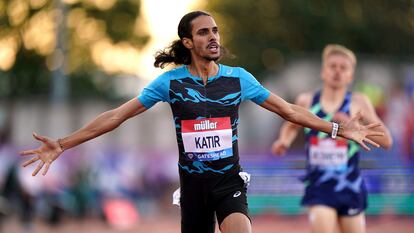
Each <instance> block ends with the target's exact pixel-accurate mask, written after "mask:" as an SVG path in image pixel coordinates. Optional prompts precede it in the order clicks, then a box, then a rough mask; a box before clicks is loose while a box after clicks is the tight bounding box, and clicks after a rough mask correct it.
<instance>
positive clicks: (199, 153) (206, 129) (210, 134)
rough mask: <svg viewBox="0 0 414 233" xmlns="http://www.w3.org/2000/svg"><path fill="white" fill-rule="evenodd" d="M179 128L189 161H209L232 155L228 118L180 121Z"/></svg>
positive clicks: (230, 130)
mask: <svg viewBox="0 0 414 233" xmlns="http://www.w3.org/2000/svg"><path fill="white" fill-rule="evenodd" d="M181 127H182V131H181V133H182V138H183V143H184V152H185V155H186V156H187V158H188V159H189V160H193V161H211V160H218V159H222V158H227V157H230V156H232V155H233V149H232V145H233V143H232V129H231V124H230V117H219V118H204V119H200V120H182V121H181Z"/></svg>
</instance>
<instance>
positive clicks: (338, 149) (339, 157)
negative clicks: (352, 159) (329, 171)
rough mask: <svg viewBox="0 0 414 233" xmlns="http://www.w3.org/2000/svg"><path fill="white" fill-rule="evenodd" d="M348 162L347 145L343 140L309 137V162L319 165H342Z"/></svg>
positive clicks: (336, 166)
mask: <svg viewBox="0 0 414 233" xmlns="http://www.w3.org/2000/svg"><path fill="white" fill-rule="evenodd" d="M347 162H348V145H347V142H346V141H345V140H342V139H337V140H332V139H330V138H322V139H321V138H317V137H315V136H313V137H311V138H310V147H309V163H310V164H311V165H313V166H321V167H333V168H338V167H344V166H346V164H347Z"/></svg>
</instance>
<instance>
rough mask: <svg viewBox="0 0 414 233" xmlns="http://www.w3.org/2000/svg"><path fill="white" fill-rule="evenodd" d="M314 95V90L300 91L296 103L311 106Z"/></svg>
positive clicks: (306, 106)
mask: <svg viewBox="0 0 414 233" xmlns="http://www.w3.org/2000/svg"><path fill="white" fill-rule="evenodd" d="M313 95H314V93H312V92H303V93H300V94H299V95H298V96H297V97H296V99H295V104H297V105H299V106H302V107H304V108H309V107H310V106H311V104H312V99H313Z"/></svg>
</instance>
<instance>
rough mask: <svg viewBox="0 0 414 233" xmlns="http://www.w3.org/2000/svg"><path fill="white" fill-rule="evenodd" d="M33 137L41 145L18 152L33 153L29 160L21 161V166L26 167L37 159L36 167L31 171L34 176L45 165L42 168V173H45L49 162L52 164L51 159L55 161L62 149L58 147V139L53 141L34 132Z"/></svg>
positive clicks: (23, 153)
mask: <svg viewBox="0 0 414 233" xmlns="http://www.w3.org/2000/svg"><path fill="white" fill-rule="evenodd" d="M33 137H34V138H35V139H36V140H38V141H40V142H41V143H42V145H41V146H40V147H38V148H37V149H32V150H25V151H22V152H20V155H23V156H25V155H35V157H33V158H32V159H30V160H27V161H26V162H25V163H23V167H26V166H28V165H30V164H32V163H34V162H36V161H38V160H40V161H39V163H38V165H37V167H36V169H35V170H34V171H33V173H32V176H36V175H37V173H38V172H39V171H40V170H41V169H42V168H43V166H45V165H46V166H45V169H43V172H42V175H46V173H47V171H48V170H49V167H50V164H52V162H53V161H55V160H56V159H57V158H58V157H59V155H61V154H62V152H63V150H62V148H61V147H60V145H59V143H58V141H54V140H52V139H50V138H48V137H44V136H41V135H38V134H36V133H33Z"/></svg>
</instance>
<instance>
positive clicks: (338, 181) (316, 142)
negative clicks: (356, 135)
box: [304, 91, 363, 194]
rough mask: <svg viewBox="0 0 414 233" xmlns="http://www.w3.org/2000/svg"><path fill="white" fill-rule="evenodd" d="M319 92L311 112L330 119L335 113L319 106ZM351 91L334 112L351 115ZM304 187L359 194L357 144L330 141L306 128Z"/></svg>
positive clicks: (319, 190) (329, 191) (321, 133)
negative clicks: (326, 111) (325, 110)
mask: <svg viewBox="0 0 414 233" xmlns="http://www.w3.org/2000/svg"><path fill="white" fill-rule="evenodd" d="M320 96H321V92H320V91H318V92H317V93H316V94H315V95H314V97H313V100H312V105H311V108H310V111H311V112H312V113H314V114H315V115H317V116H318V117H320V118H322V119H325V120H327V121H332V120H333V118H334V115H335V114H327V113H325V112H324V111H323V110H322V108H321V103H320ZM351 97H352V94H351V92H347V93H346V95H345V98H344V100H343V103H342V105H341V106H340V108H339V109H338V111H337V113H342V114H347V115H350V106H351ZM304 131H305V139H306V152H307V174H306V177H305V183H306V185H307V186H308V187H307V188H309V189H312V188H313V187H314V188H315V192H325V193H327V194H328V193H331V192H343V191H346V192H353V193H360V192H361V189H362V186H363V181H362V178H361V176H360V171H359V166H358V164H359V156H360V153H359V150H360V148H359V145H358V144H357V143H355V142H354V141H350V140H345V139H343V138H342V139H340V138H338V139H336V140H332V139H331V140H329V139H330V135H328V134H326V133H324V132H319V131H316V130H312V129H309V128H305V129H304Z"/></svg>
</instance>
